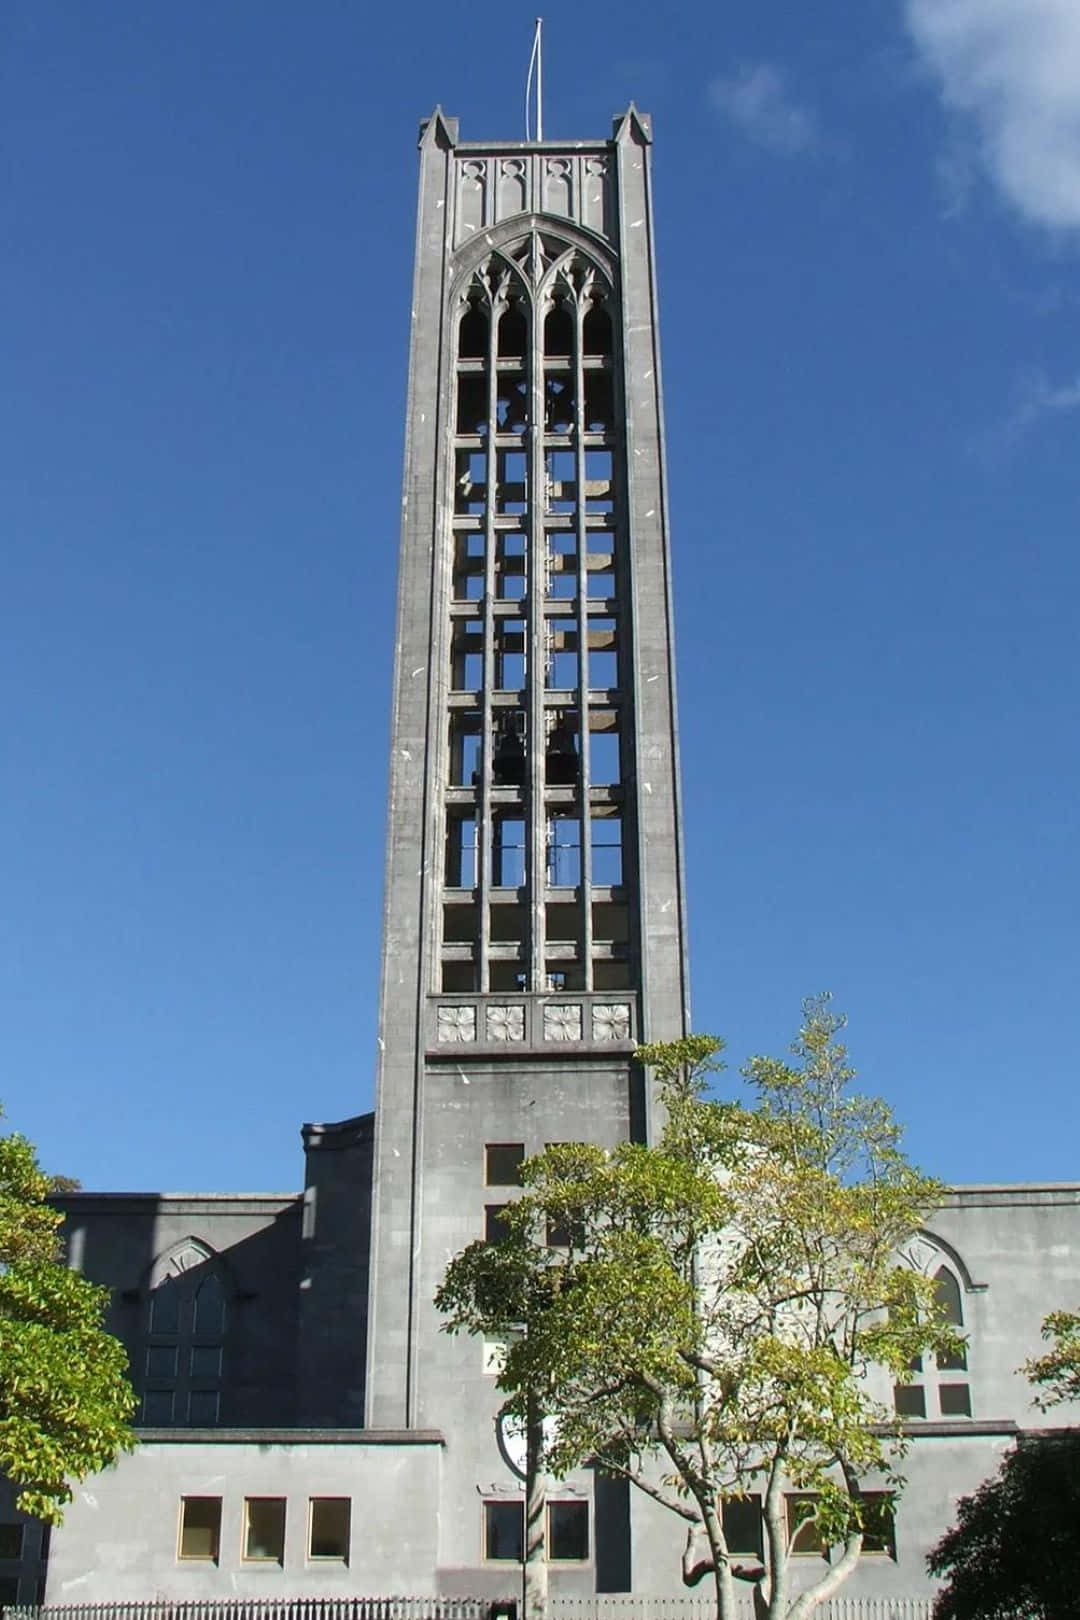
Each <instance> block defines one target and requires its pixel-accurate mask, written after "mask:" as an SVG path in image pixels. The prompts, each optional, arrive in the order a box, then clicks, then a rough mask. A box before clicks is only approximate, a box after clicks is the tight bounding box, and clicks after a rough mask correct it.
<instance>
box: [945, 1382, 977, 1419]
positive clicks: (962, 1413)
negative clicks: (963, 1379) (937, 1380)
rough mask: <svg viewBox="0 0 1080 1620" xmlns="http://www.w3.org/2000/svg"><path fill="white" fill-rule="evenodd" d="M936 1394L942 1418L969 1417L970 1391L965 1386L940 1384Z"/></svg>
mask: <svg viewBox="0 0 1080 1620" xmlns="http://www.w3.org/2000/svg"><path fill="white" fill-rule="evenodd" d="M938 1394H939V1395H940V1397H941V1415H942V1417H970V1416H971V1389H970V1387H969V1386H968V1385H967V1384H942V1385H941V1387H940V1389H939V1390H938Z"/></svg>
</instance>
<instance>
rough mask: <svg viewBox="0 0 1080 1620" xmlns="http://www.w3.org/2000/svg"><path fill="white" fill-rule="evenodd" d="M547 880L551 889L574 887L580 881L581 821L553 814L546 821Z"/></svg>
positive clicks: (574, 817) (572, 817)
mask: <svg viewBox="0 0 1080 1620" xmlns="http://www.w3.org/2000/svg"><path fill="white" fill-rule="evenodd" d="M547 867H548V870H547V880H548V883H549V884H550V886H551V887H552V888H553V889H576V888H577V886H578V884H579V883H580V882H581V822H580V821H579V820H578V818H577V817H576V816H555V817H553V818H552V819H551V820H550V821H549V822H548V835H547Z"/></svg>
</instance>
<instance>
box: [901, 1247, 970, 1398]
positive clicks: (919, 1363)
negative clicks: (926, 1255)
mask: <svg viewBox="0 0 1080 1620" xmlns="http://www.w3.org/2000/svg"><path fill="white" fill-rule="evenodd" d="M932 1263H933V1262H932V1261H931V1264H932ZM933 1285H934V1297H935V1299H936V1301H937V1306H938V1310H939V1312H940V1314H941V1316H942V1317H943V1319H944V1320H945V1321H946V1322H948V1323H949V1325H950V1326H951V1327H954V1328H956V1329H957V1330H958V1331H960V1332H963V1330H964V1328H965V1326H966V1324H965V1322H964V1300H963V1291H962V1289H961V1286H960V1281H959V1278H958V1277H957V1275H956V1273H955V1271H953V1269H952V1268H951V1267H950V1266H948V1265H945V1264H942V1265H939V1266H938V1268H937V1270H936V1271H934V1273H933ZM894 1403H895V1407H896V1412H897V1415H898V1416H900V1417H905V1418H936V1417H943V1418H969V1417H970V1416H971V1384H970V1381H969V1368H968V1351H967V1347H966V1346H961V1347H960V1349H958V1350H955V1351H953V1352H951V1353H948V1352H942V1353H941V1354H940V1355H936V1356H935V1355H931V1354H928V1355H925V1356H918V1357H916V1359H915V1360H914V1361H913V1362H912V1364H911V1377H910V1378H909V1381H908V1382H907V1383H904V1384H897V1385H896V1387H895V1390H894Z"/></svg>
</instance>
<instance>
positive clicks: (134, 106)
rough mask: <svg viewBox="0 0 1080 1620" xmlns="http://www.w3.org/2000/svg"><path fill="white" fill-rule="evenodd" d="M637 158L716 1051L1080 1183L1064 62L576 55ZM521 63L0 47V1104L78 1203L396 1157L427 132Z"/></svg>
mask: <svg viewBox="0 0 1080 1620" xmlns="http://www.w3.org/2000/svg"><path fill="white" fill-rule="evenodd" d="M546 18H547V21H546V54H545V80H546V88H547V96H546V106H545V132H546V133H547V134H548V135H549V136H551V137H573V136H592V135H595V134H597V133H606V132H607V131H608V129H609V128H610V118H611V115H612V114H614V113H616V112H617V111H619V110H620V109H622V108H623V107H625V105H626V104H627V102H628V101H629V100H630V99H631V98H633V99H635V100H636V101H637V102H638V104H639V105H640V106H642V107H644V108H645V109H647V110H648V111H649V112H651V114H652V116H653V120H654V129H655V135H656V145H655V174H656V197H657V215H658V218H657V230H658V251H659V274H660V287H661V300H662V332H663V340H664V364H665V385H666V409H667V423H668V437H669V445H668V453H669V470H670V478H671V490H672V512H673V527H674V538H673V544H674V554H675V567H676V591H677V605H678V634H679V645H678V655H679V679H680V704H681V720H682V762H683V772H684V781H685V822H686V838H687V858H688V871H689V887H690V910H691V925H692V958H691V960H692V970H693V981H694V1014H695V1023H696V1025H697V1026H698V1027H699V1028H703V1029H710V1030H715V1031H718V1032H720V1033H722V1034H724V1035H725V1036H726V1037H727V1039H728V1041H729V1045H730V1051H731V1056H732V1060H733V1063H734V1065H735V1066H736V1067H737V1066H738V1064H739V1063H740V1062H742V1061H744V1060H745V1058H746V1056H747V1055H749V1054H750V1053H751V1052H756V1051H769V1050H778V1049H780V1048H782V1047H783V1046H784V1045H785V1044H786V1042H787V1041H788V1040H789V1039H790V1037H791V1034H792V1033H793V1031H794V1028H795V1025H796V1023H797V1017H798V1009H799V1003H800V1000H801V998H802V997H803V996H804V995H806V994H808V993H811V992H814V991H817V990H820V989H823V988H830V989H832V990H833V991H834V992H835V995H836V1000H837V1004H838V1005H839V1006H841V1007H843V1008H844V1009H845V1010H846V1011H847V1012H848V1013H849V1015H850V1019H851V1026H850V1044H851V1048H852V1052H853V1056H854V1060H855V1062H856V1065H857V1067H858V1068H859V1071H860V1076H861V1080H862V1083H863V1085H864V1086H865V1088H866V1089H868V1090H873V1091H877V1092H880V1093H882V1094H884V1095H885V1096H887V1097H888V1098H889V1099H890V1100H891V1101H892V1103H893V1104H894V1106H895V1107H896V1109H897V1111H898V1113H899V1114H900V1116H901V1117H902V1118H903V1119H904V1120H905V1121H906V1122H907V1124H908V1127H909V1145H910V1147H911V1150H912V1152H913V1154H914V1156H915V1157H916V1158H917V1159H918V1160H919V1161H920V1162H921V1163H922V1164H923V1165H924V1166H925V1167H926V1168H928V1169H930V1170H932V1171H934V1172H935V1173H937V1174H939V1175H941V1176H943V1177H945V1178H946V1179H950V1180H955V1181H960V1182H971V1181H984V1180H986V1181H1006V1180H1017V1179H1035V1180H1064V1179H1069V1178H1070V1177H1074V1176H1076V1174H1077V1162H1076V1140H1077V1122H1078V1120H1077V1115H1078V1108H1077V1102H1076V1057H1075V1054H1074V1052H1073V1030H1072V1019H1073V1016H1074V1010H1075V1007H1076V1001H1077V983H1078V977H1080V943H1078V923H1077V910H1078V879H1080V854H1078V851H1080V836H1078V834H1080V825H1078V823H1080V811H1078V805H1080V769H1078V763H1077V712H1078V699H1080V663H1078V659H1077V647H1076V643H1077V633H1076V622H1077V603H1078V601H1080V559H1078V551H1077V534H1078V518H1080V511H1078V506H1080V456H1078V454H1077V448H1078V442H1077V437H1078V435H1077V429H1078V425H1080V353H1078V350H1080V344H1078V313H1080V290H1078V289H1080V280H1078V275H1077V271H1078V257H1080V255H1078V248H1080V9H1078V8H1077V7H1076V5H1075V0H1039V3H1035V0H865V3H864V4H862V5H859V6H857V7H853V6H852V5H851V4H850V0H819V3H818V4H817V5H815V6H814V7H813V8H810V9H808V8H807V7H806V6H805V4H796V3H795V0H775V3H774V4H772V5H769V6H762V5H761V4H760V3H759V0H731V3H729V4H727V5H725V6H723V7H717V6H712V5H710V6H700V5H688V6H686V7H684V8H681V9H680V10H679V11H678V12H677V13H674V12H673V13H664V14H662V13H661V12H659V11H658V10H657V9H656V8H655V7H654V6H646V5H643V4H640V3H629V4H626V3H624V4H620V5H614V4H607V3H599V4H596V5H593V6H591V7H579V6H576V5H575V6H570V5H566V4H559V5H554V4H549V6H548V8H547V12H546ZM531 19H532V11H531V9H529V10H527V9H526V8H514V7H510V8H507V7H503V8H502V9H501V10H500V11H498V12H497V13H494V12H493V13H489V14H488V13H484V14H480V13H475V12H472V13H466V12H463V11H461V10H460V9H455V8H451V7H445V6H439V7H435V6H431V5H430V4H419V5H413V6H411V7H391V8H373V7H368V6H366V5H362V4H360V3H354V0H311V3H309V4H306V5H303V6H300V5H297V4H286V3H284V0H223V3H221V4H215V5H213V6H211V5H210V4H209V3H208V0H196V3H194V4H191V5H187V6H176V5H173V6H166V5H156V4H155V5H147V4H144V3H136V0H107V3H105V4H103V5H100V6H93V7H90V6H86V5H85V4H83V3H82V0H8V3H7V5H6V6H5V7H4V8H3V16H2V18H0V197H2V210H0V232H2V245H0V308H2V310H3V316H2V317H0V334H2V336H0V342H2V364H3V371H4V376H5V384H6V386H5V388H4V391H3V398H2V399H0V535H2V553H0V569H2V573H0V580H2V588H0V603H2V608H0V612H2V617H3V636H2V638H0V681H2V686H0V690H2V692H3V696H4V704H3V736H4V746H3V750H2V753H0V761H2V765H0V769H2V773H3V782H2V792H0V835H2V848H3V869H2V881H0V1095H2V1096H3V1098H4V1099H5V1103H6V1108H7V1114H8V1118H9V1121H10V1123H11V1124H13V1125H14V1126H16V1127H18V1128H20V1129H22V1130H24V1131H26V1132H27V1134H29V1135H30V1136H31V1137H32V1138H33V1139H34V1140H35V1141H36V1142H37V1143H38V1144H39V1147H40V1150H41V1154H42V1158H43V1161H44V1162H45V1164H46V1165H47V1166H48V1167H49V1168H51V1169H55V1170H64V1171H67V1172H68V1173H70V1174H73V1175H77V1176H79V1177H81V1179H82V1180H83V1182H84V1183H85V1184H86V1185H87V1186H89V1187H95V1188H96V1187H114V1188H139V1187H160V1188H171V1189H203V1188H223V1189H238V1190H239V1189H244V1190H249V1189H268V1190H277V1189H283V1188H289V1187H292V1186H294V1185H297V1184H298V1182H299V1178H300V1174H301V1168H300V1156H299V1138H298V1127H299V1125H300V1122H301V1121H302V1120H304V1119H333V1118H341V1117H344V1116H346V1115H349V1114H352V1113H356V1112H360V1111H361V1110H363V1109H365V1108H367V1107H369V1106H370V1104H371V1097H372V1080H373V1057H374V1046H375V1039H374V1036H375V1011H376V1007H375V1002H376V987H377V967H378V952H379V944H380V941H379V927H380V906H381V888H382V862H383V838H384V794H385V778H386V747H387V719H388V712H389V680H390V666H391V656H392V640H393V620H394V589H395V575H396V547H397V513H398V503H399V480H400V467H401V444H402V412H403V396H404V378H405V364H406V341H407V331H408V302H409V276H410V262H411V253H412V236H413V217H414V201H415V175H416V154H415V140H416V129H417V124H418V121H419V119H420V118H421V117H422V116H424V115H425V114H427V113H428V112H429V111H430V110H431V108H432V107H433V105H434V104H435V103H436V102H441V103H442V104H443V106H444V108H445V109H446V110H447V112H449V113H452V114H455V115H456V116H458V117H459V118H460V119H461V128H462V135H463V138H466V139H468V138H474V139H480V138H485V137H495V136H504V135H505V136H508V137H510V138H518V137H519V136H520V134H521V125H522V113H521V101H522V90H523V81H524V73H525V67H526V64H527V59H528V51H529V43H530V37H531Z"/></svg>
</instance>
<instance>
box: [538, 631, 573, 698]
mask: <svg viewBox="0 0 1080 1620" xmlns="http://www.w3.org/2000/svg"><path fill="white" fill-rule="evenodd" d="M577 648H578V629H577V620H576V619H549V620H548V621H547V679H546V682H545V684H546V686H547V687H548V690H549V691H566V692H570V691H573V690H574V688H575V687H576V686H577V683H578V652H577Z"/></svg>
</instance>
